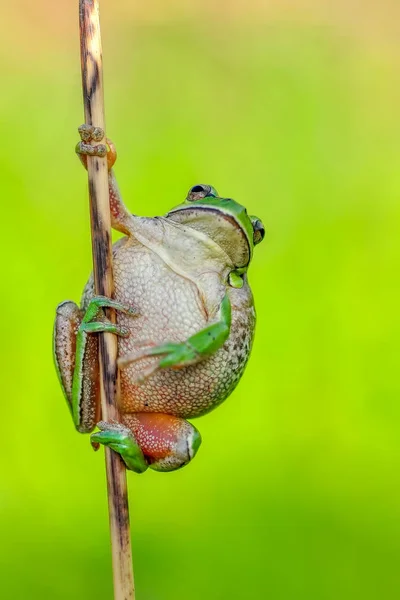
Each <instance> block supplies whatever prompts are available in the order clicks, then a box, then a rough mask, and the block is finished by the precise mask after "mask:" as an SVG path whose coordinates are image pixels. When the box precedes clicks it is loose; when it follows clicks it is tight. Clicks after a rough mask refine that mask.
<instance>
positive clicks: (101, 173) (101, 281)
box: [79, 0, 135, 600]
mask: <svg viewBox="0 0 400 600" xmlns="http://www.w3.org/2000/svg"><path fill="white" fill-rule="evenodd" d="M79 25H80V40H81V66H82V86H83V102H84V109H85V123H86V124H87V125H92V126H94V127H99V128H101V129H102V130H103V132H104V130H105V121H104V92H103V69H102V53H101V38H100V22H99V6H98V2H97V0H80V1H79ZM98 141H99V142H100V143H103V144H104V143H105V138H103V140H98ZM87 166H88V177H89V196H90V217H91V230H92V251H93V271H94V284H95V292H96V294H99V295H102V296H107V297H109V298H111V297H112V294H113V274H112V249H111V244H112V242H111V223H110V208H109V197H108V170H107V158H106V157H99V156H88V157H87ZM107 316H108V317H109V318H111V319H114V318H115V315H113V314H112V312H111V311H110V312H109V314H108V315H107ZM99 346H100V351H99V358H100V385H101V407H102V418H103V420H105V421H112V420H116V421H118V420H119V418H118V410H117V406H116V394H117V364H116V359H117V338H116V336H114V335H113V334H110V333H103V334H99ZM105 454H106V475H107V488H108V505H109V516H110V531H111V546H112V561H113V576H114V598H115V600H133V599H134V597H135V593H134V584H133V568H132V551H131V540H130V529H129V508H128V495H127V485H126V472H125V465H124V463H123V462H122V460H121V458H120V457H119V455H118V454H116V453H115V452H113V451H112V450H109V449H108V448H106V449H105Z"/></svg>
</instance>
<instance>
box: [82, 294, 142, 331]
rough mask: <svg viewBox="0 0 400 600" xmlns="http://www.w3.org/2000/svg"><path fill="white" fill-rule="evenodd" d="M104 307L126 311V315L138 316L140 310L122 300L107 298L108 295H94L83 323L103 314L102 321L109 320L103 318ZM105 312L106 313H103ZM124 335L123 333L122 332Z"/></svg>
mask: <svg viewBox="0 0 400 600" xmlns="http://www.w3.org/2000/svg"><path fill="white" fill-rule="evenodd" d="M103 308H113V309H114V310H117V311H119V312H122V313H125V314H126V315H130V316H131V317H137V316H138V312H137V310H136V309H135V308H134V307H133V306H128V305H127V304H122V303H121V302H117V301H116V300H113V299H112V298H107V296H93V298H91V300H90V302H89V304H88V307H87V309H86V312H85V316H84V317H83V323H89V322H91V321H93V319H95V318H96V317H98V316H99V315H101V318H102V322H107V323H109V322H108V321H107V320H105V319H104V318H103V315H102V309H103ZM103 314H104V313H103ZM122 335H123V334H122Z"/></svg>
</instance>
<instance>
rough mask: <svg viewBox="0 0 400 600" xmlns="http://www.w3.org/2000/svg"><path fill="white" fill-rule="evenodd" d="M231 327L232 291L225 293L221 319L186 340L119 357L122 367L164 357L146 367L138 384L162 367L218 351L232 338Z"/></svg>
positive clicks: (180, 364) (191, 361) (179, 365)
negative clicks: (149, 358)
mask: <svg viewBox="0 0 400 600" xmlns="http://www.w3.org/2000/svg"><path fill="white" fill-rule="evenodd" d="M230 327H231V303H230V300H229V296H228V294H225V297H224V299H223V300H222V302H221V306H220V309H219V319H218V321H217V322H215V323H212V324H211V325H208V327H205V328H204V329H201V330H200V331H199V332H197V333H195V334H194V335H192V336H191V337H190V338H188V339H187V340H186V341H185V342H181V343H173V342H171V343H167V344H161V345H160V346H155V347H153V348H148V349H145V350H139V351H138V352H136V353H133V354H127V355H126V356H122V357H120V358H119V359H118V366H119V367H120V369H124V368H126V367H128V366H129V365H130V364H132V363H133V362H137V361H139V360H141V359H142V358H146V357H149V356H160V359H159V360H158V361H157V362H156V363H155V364H154V365H152V366H150V367H148V368H147V369H144V370H143V371H142V373H141V375H140V376H139V377H138V379H137V381H138V383H140V382H143V381H144V380H145V379H147V378H148V377H150V375H152V374H153V373H155V372H156V371H158V370H159V369H166V368H175V369H180V368H183V367H187V366H189V365H194V364H196V363H198V362H199V361H201V360H203V359H205V358H207V357H208V356H210V355H211V354H213V353H214V352H216V351H217V350H218V349H219V348H220V347H221V346H222V345H223V344H224V343H225V342H226V340H227V339H228V336H229V332H230Z"/></svg>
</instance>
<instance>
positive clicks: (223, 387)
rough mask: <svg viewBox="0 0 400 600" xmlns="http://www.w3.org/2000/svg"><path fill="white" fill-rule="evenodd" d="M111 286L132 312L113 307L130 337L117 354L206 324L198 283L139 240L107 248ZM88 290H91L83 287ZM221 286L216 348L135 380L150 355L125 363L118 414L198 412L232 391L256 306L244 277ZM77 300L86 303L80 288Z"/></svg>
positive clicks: (185, 334) (183, 414)
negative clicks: (224, 293) (222, 337)
mask: <svg viewBox="0 0 400 600" xmlns="http://www.w3.org/2000/svg"><path fill="white" fill-rule="evenodd" d="M114 285H115V294H114V295H115V299H116V300H118V301H119V302H122V303H124V304H128V305H130V306H133V307H134V308H135V310H137V312H138V316H136V317H131V316H127V315H124V314H122V313H119V314H118V317H117V318H118V322H119V323H120V324H121V325H125V326H127V327H129V329H130V331H131V333H130V335H129V337H127V338H122V337H119V338H118V354H119V356H120V357H122V356H125V355H127V354H132V353H135V352H136V351H137V350H138V346H139V348H140V349H142V348H149V347H151V346H155V345H159V344H164V343H166V342H182V341H185V340H186V339H187V338H188V337H190V336H191V335H193V334H195V333H197V332H198V331H200V330H201V329H203V328H204V327H206V326H207V325H208V324H209V323H210V321H208V320H207V315H206V311H205V308H204V306H203V303H202V301H201V298H200V294H199V291H198V288H197V286H196V285H195V284H194V283H193V282H191V281H189V280H188V279H186V278H184V277H182V276H181V275H178V274H176V273H175V272H174V271H173V270H172V269H171V268H170V267H168V266H167V265H166V264H165V263H164V262H163V261H162V260H161V259H160V258H159V257H158V256H157V255H156V254H154V253H153V252H152V251H151V250H149V249H147V248H145V247H144V246H142V245H141V244H139V243H135V242H133V243H132V242H131V241H129V243H118V244H117V245H116V246H115V247H114ZM87 293H88V294H87V295H91V294H90V292H89V290H87ZM228 293H229V297H230V301H231V305H232V325H231V333H230V336H229V338H228V340H227V341H226V342H225V344H224V345H223V346H222V348H220V349H219V350H218V351H217V352H215V353H214V354H213V355H211V356H210V357H209V358H207V359H205V360H203V361H201V362H200V363H198V364H196V365H192V366H189V367H184V368H181V369H162V370H160V371H158V372H156V373H154V374H153V375H151V376H150V377H149V378H148V379H147V380H145V381H144V382H143V383H141V384H139V383H134V381H135V379H136V378H137V377H138V376H139V375H140V374H141V372H142V371H143V369H144V368H147V367H149V366H150V365H152V364H153V363H154V361H157V358H155V357H151V358H143V359H141V360H139V361H138V362H135V363H132V364H131V365H130V366H129V367H127V368H126V369H123V370H122V371H121V411H122V412H123V413H135V412H161V413H167V414H171V415H175V416H179V417H184V418H187V417H197V416H200V415H202V414H204V413H205V412H207V411H209V410H212V409H213V408H214V407H216V406H217V405H218V404H220V403H221V402H222V401H223V400H224V399H225V398H226V397H227V396H228V395H229V394H230V393H231V392H232V391H233V389H234V387H235V386H236V384H237V382H238V381H239V379H240V377H241V375H242V373H243V371H244V368H245V366H246V362H247V359H248V357H249V354H250V350H251V345H252V340H253V333H254V325H255V311H254V305H253V297H252V294H251V291H250V288H249V286H248V284H247V283H246V282H245V284H244V286H243V287H242V288H241V289H235V288H231V287H229V288H228ZM84 300H85V303H86V302H87V296H86V295H85V299H84ZM221 300H222V298H221ZM214 320H215V319H214Z"/></svg>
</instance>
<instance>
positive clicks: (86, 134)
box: [75, 124, 117, 171]
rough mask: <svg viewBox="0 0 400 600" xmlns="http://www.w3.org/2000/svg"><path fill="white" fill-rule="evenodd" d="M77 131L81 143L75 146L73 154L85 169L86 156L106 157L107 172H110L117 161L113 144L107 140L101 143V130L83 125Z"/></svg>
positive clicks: (102, 135)
mask: <svg viewBox="0 0 400 600" xmlns="http://www.w3.org/2000/svg"><path fill="white" fill-rule="evenodd" d="M78 131H79V135H80V136H81V141H80V142H78V144H77V145H76V147H75V152H76V153H77V154H78V156H79V159H80V161H81V163H82V164H83V166H84V167H85V169H86V168H87V159H86V156H101V157H102V156H107V165H108V170H109V171H111V169H112V167H113V165H114V163H115V161H116V160H117V152H116V149H115V146H114V144H113V143H112V142H111V140H109V139H108V138H106V143H103V139H104V131H103V129H101V128H100V127H93V126H92V125H86V124H83V125H81V126H80V127H79V128H78ZM93 142H94V143H93ZM99 142H102V143H99Z"/></svg>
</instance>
